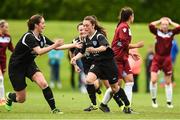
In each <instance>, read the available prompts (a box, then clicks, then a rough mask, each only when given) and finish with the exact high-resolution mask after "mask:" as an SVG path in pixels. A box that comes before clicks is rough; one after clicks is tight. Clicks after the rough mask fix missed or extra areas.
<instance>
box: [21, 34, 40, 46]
mask: <svg viewBox="0 0 180 120" xmlns="http://www.w3.org/2000/svg"><path fill="white" fill-rule="evenodd" d="M23 42H24V44H25V45H26V46H28V47H29V48H34V47H36V46H39V45H38V43H37V40H36V38H35V37H34V36H33V35H32V34H29V35H27V36H26V38H25V40H24V41H23Z"/></svg>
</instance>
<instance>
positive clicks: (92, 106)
mask: <svg viewBox="0 0 180 120" xmlns="http://www.w3.org/2000/svg"><path fill="white" fill-rule="evenodd" d="M97 109H98V107H97V105H93V104H91V105H90V106H89V107H88V108H85V109H84V111H89V112H90V111H92V110H97Z"/></svg>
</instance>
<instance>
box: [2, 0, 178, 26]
mask: <svg viewBox="0 0 180 120" xmlns="http://www.w3.org/2000/svg"><path fill="white" fill-rule="evenodd" d="M124 6H130V7H132V8H133V10H134V12H135V21H136V22H149V21H153V20H156V19H159V18H160V17H162V16H167V17H170V18H171V19H172V20H174V21H176V22H180V10H179V6H180V2H179V0H1V1H0V18H1V19H2V18H4V19H27V18H29V16H31V15H33V14H36V13H40V14H43V15H44V16H45V18H46V19H49V20H69V21H71V20H82V18H83V17H84V16H86V15H96V16H97V17H98V19H99V20H103V21H117V20H118V14H119V11H120V9H121V8H122V7H124Z"/></svg>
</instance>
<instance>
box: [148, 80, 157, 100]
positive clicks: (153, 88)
mask: <svg viewBox="0 0 180 120" xmlns="http://www.w3.org/2000/svg"><path fill="white" fill-rule="evenodd" d="M149 87H150V88H149V89H150V93H151V97H152V99H153V98H156V97H157V83H156V84H154V85H153V84H152V82H150V85H149Z"/></svg>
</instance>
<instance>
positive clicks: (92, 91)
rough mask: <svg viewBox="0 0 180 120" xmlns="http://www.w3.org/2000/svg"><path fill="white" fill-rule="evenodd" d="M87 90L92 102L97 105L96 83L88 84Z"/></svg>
mask: <svg viewBox="0 0 180 120" xmlns="http://www.w3.org/2000/svg"><path fill="white" fill-rule="evenodd" d="M86 87H87V92H88V94H89V98H90V99H91V103H92V104H93V105H96V104H97V103H96V90H95V86H94V84H87V85H86Z"/></svg>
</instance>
